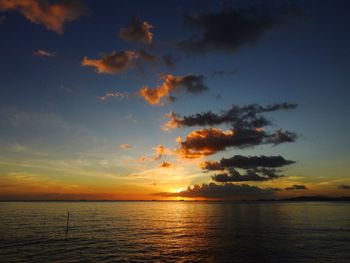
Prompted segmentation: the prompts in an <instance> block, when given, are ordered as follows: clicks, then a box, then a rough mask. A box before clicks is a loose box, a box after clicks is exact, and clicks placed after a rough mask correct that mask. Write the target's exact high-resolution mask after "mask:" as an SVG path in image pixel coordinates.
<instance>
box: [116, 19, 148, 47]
mask: <svg viewBox="0 0 350 263" xmlns="http://www.w3.org/2000/svg"><path fill="white" fill-rule="evenodd" d="M151 28H153V26H152V25H151V24H150V23H148V22H146V21H140V20H138V19H137V18H133V19H132V20H131V23H130V25H129V26H128V27H125V28H121V29H120V31H119V37H120V38H121V39H123V40H125V41H129V42H134V43H141V44H151V43H152V40H153V33H152V32H151V31H150V29H151Z"/></svg>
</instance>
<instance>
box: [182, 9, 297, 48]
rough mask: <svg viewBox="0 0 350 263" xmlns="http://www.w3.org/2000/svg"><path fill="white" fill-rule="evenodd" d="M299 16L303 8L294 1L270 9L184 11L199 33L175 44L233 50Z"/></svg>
mask: <svg viewBox="0 0 350 263" xmlns="http://www.w3.org/2000/svg"><path fill="white" fill-rule="evenodd" d="M302 16H303V14H302V11H301V10H300V9H299V8H298V7H296V6H295V5H286V6H282V7H280V8H270V9H267V8H266V7H265V8H264V7H263V6H255V7H250V8H245V9H238V8H233V7H227V6H226V7H224V8H222V10H221V11H219V12H216V13H210V12H208V13H200V14H193V15H188V14H187V15H185V21H186V22H187V24H188V25H189V26H191V28H195V29H199V31H200V33H199V34H200V36H199V37H198V35H195V36H192V37H191V38H189V39H187V40H183V41H180V42H179V43H178V46H179V48H181V49H183V50H185V51H187V52H203V51H210V50H219V51H224V52H235V51H237V50H238V49H239V48H240V47H242V46H244V45H247V44H251V45H252V44H255V43H256V42H257V41H258V40H259V39H260V38H261V37H262V36H263V34H264V33H265V32H267V31H268V30H271V29H272V28H274V27H276V26H278V25H282V24H284V23H285V22H287V20H288V18H291V17H302Z"/></svg>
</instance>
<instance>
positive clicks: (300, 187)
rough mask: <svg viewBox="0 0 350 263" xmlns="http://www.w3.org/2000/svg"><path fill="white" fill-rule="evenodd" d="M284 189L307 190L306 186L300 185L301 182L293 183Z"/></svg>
mask: <svg viewBox="0 0 350 263" xmlns="http://www.w3.org/2000/svg"><path fill="white" fill-rule="evenodd" d="M284 190H287V191H292V190H308V188H307V187H306V186H305V185H302V184H294V185H292V186H290V187H286V188H284Z"/></svg>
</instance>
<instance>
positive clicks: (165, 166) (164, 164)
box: [160, 162, 172, 168]
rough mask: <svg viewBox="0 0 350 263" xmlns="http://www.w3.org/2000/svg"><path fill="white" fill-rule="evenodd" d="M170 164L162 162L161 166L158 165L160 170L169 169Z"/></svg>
mask: <svg viewBox="0 0 350 263" xmlns="http://www.w3.org/2000/svg"><path fill="white" fill-rule="evenodd" d="M171 166H172V164H171V163H168V162H162V163H161V165H160V168H169V167H171Z"/></svg>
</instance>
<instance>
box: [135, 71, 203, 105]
mask: <svg viewBox="0 0 350 263" xmlns="http://www.w3.org/2000/svg"><path fill="white" fill-rule="evenodd" d="M162 79H163V83H162V84H161V85H159V86H157V87H155V88H153V89H152V88H149V87H147V86H145V87H142V88H141V89H140V90H139V95H140V96H141V97H143V98H144V99H145V100H146V101H147V102H148V103H149V104H151V105H157V104H158V105H159V104H161V103H162V101H163V99H164V98H167V99H169V98H170V97H171V96H170V93H172V92H180V91H184V92H186V93H191V94H200V93H202V92H203V91H205V90H207V87H206V86H205V85H204V84H203V76H201V75H186V76H183V77H175V76H172V75H165V76H163V77H162Z"/></svg>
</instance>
